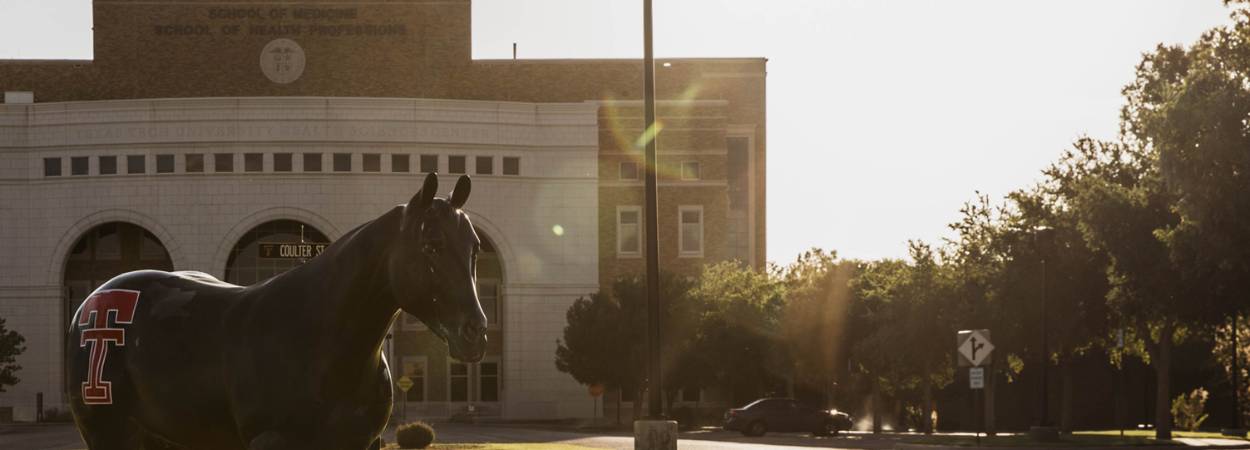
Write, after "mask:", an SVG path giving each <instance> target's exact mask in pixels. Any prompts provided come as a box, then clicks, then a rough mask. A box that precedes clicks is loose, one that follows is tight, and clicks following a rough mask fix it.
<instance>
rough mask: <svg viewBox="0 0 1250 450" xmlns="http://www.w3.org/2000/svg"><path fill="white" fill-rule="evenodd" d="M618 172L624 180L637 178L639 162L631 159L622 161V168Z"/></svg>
mask: <svg viewBox="0 0 1250 450" xmlns="http://www.w3.org/2000/svg"><path fill="white" fill-rule="evenodd" d="M618 173H619V174H620V175H619V176H620V178H621V179H622V180H637V179H638V163H636V162H629V161H627V162H623V163H621V168H620V171H619V172H618Z"/></svg>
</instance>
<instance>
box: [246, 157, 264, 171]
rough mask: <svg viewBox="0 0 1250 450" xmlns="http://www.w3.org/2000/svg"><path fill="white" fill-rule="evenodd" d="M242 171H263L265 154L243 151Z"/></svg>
mask: <svg viewBox="0 0 1250 450" xmlns="http://www.w3.org/2000/svg"><path fill="white" fill-rule="evenodd" d="M243 171H244V172H263V171H265V154H264V153H244V154H243Z"/></svg>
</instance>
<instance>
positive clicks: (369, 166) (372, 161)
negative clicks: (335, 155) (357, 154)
mask: <svg viewBox="0 0 1250 450" xmlns="http://www.w3.org/2000/svg"><path fill="white" fill-rule="evenodd" d="M361 159H363V161H362V162H363V163H364V171H365V172H381V171H382V155H379V154H377V153H365V154H364V157H363V158H361Z"/></svg>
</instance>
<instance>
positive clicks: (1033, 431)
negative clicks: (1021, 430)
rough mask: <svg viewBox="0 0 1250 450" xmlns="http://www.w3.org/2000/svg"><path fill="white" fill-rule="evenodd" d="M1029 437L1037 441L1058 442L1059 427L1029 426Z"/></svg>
mask: <svg viewBox="0 0 1250 450" xmlns="http://www.w3.org/2000/svg"><path fill="white" fill-rule="evenodd" d="M1029 439H1032V440H1034V441H1037V442H1056V441H1058V440H1059V428H1056V427H1036V426H1035V427H1029Z"/></svg>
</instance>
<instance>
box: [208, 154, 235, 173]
mask: <svg viewBox="0 0 1250 450" xmlns="http://www.w3.org/2000/svg"><path fill="white" fill-rule="evenodd" d="M213 171H214V172H234V153H214V154H213Z"/></svg>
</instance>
